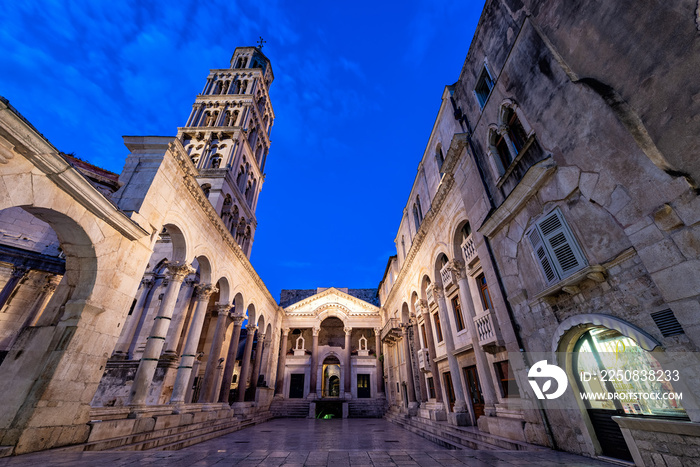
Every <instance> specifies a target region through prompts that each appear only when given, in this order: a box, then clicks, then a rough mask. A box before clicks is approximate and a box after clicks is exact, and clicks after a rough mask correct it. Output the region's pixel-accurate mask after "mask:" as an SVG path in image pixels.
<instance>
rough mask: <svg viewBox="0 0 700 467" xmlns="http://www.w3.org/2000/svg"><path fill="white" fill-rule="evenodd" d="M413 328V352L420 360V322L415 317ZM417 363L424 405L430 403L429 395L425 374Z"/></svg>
mask: <svg viewBox="0 0 700 467" xmlns="http://www.w3.org/2000/svg"><path fill="white" fill-rule="evenodd" d="M411 327H413V352H414V354H415V355H416V358H418V352H420V350H421V346H420V337H419V332H420V329H418V320H417V319H416V318H415V317H413V318H411ZM426 345H427V343H426ZM415 363H416V366H417V367H418V379H419V380H420V383H419V385H418V388H419V391H418V393H419V396H420V403H421V404H423V403H425V402H428V393H427V391H426V384H425V373H424V372H422V371H421V370H420V364H418V362H415Z"/></svg>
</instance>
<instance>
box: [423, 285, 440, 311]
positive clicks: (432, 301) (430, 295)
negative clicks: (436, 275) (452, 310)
mask: <svg viewBox="0 0 700 467" xmlns="http://www.w3.org/2000/svg"><path fill="white" fill-rule="evenodd" d="M425 295H426V296H427V298H428V306H429V307H433V306H436V305H437V303H436V302H435V295H434V294H433V285H432V284H431V285H429V286H428V288H427V289H426V290H425Z"/></svg>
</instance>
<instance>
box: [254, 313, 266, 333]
mask: <svg viewBox="0 0 700 467" xmlns="http://www.w3.org/2000/svg"><path fill="white" fill-rule="evenodd" d="M255 325H256V326H257V327H258V331H259V332H262V330H263V329H264V328H265V315H264V314H263V313H262V312H261V313H259V315H258V320H257V321H256V323H255Z"/></svg>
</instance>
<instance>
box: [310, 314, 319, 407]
mask: <svg viewBox="0 0 700 467" xmlns="http://www.w3.org/2000/svg"><path fill="white" fill-rule="evenodd" d="M319 331H321V328H316V327H315V328H312V329H311V333H312V335H313V339H312V341H311V368H310V369H309V372H310V375H309V398H311V399H316V397H317V395H318V392H317V386H318V333H319Z"/></svg>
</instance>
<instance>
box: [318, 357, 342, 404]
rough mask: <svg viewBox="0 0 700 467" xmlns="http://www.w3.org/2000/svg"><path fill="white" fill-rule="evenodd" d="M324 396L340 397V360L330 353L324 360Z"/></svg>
mask: <svg viewBox="0 0 700 467" xmlns="http://www.w3.org/2000/svg"><path fill="white" fill-rule="evenodd" d="M321 384H322V388H321V389H322V394H323V397H340V360H338V357H336V356H335V355H329V356H328V357H326V358H325V359H324V360H323V381H322V383H321Z"/></svg>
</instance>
